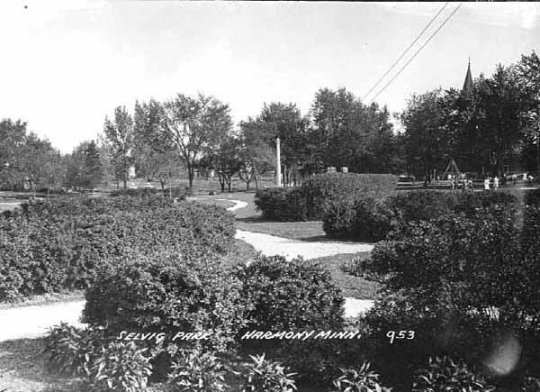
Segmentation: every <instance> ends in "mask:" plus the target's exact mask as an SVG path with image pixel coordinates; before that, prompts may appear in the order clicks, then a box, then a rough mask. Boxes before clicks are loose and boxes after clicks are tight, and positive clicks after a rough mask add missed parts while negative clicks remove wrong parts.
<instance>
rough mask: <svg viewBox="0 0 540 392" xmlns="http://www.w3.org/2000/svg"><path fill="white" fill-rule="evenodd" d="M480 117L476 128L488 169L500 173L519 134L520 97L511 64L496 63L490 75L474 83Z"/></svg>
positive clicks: (520, 127) (521, 110)
mask: <svg viewBox="0 0 540 392" xmlns="http://www.w3.org/2000/svg"><path fill="white" fill-rule="evenodd" d="M477 89H478V95H479V100H480V102H479V105H480V109H481V111H482V112H483V119H482V121H481V122H480V123H479V131H480V133H481V135H482V138H483V140H484V143H485V144H484V151H483V152H484V154H485V155H484V156H485V157H486V158H487V159H489V166H490V169H491V170H492V171H493V172H494V173H496V174H497V175H499V176H501V175H502V174H503V173H504V165H505V164H506V162H508V161H510V160H511V158H512V155H513V152H514V149H515V147H517V146H518V144H519V141H520V136H521V133H522V128H523V127H522V124H523V122H522V114H523V110H524V108H525V106H524V99H523V98H524V96H523V93H522V91H521V89H520V87H519V84H518V78H517V73H516V69H515V67H504V66H502V65H499V66H497V69H496V71H495V73H494V74H493V76H492V77H491V78H489V79H483V80H482V81H481V82H480V83H478V85H477Z"/></svg>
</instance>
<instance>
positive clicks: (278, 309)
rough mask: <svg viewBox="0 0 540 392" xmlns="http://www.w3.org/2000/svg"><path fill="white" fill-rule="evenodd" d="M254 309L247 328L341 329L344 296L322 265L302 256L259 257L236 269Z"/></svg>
mask: <svg viewBox="0 0 540 392" xmlns="http://www.w3.org/2000/svg"><path fill="white" fill-rule="evenodd" d="M237 276H238V278H239V280H240V281H241V282H242V285H243V287H242V296H243V297H245V298H246V299H248V300H249V302H250V303H251V304H252V306H253V308H252V309H251V310H250V311H249V312H247V314H246V316H247V318H248V320H249V324H248V325H247V327H246V329H248V330H249V329H257V330H261V331H290V330H302V329H309V328H316V329H328V328H340V327H341V326H342V324H343V302H344V299H343V296H342V293H341V290H340V289H339V287H338V286H337V285H336V284H335V283H334V281H333V280H332V276H331V274H330V272H328V271H327V270H326V269H325V268H323V267H322V266H320V265H318V264H315V263H313V262H308V261H304V260H302V259H294V260H291V261H287V260H286V259H285V258H283V257H281V256H272V257H266V256H260V257H259V258H258V259H256V260H255V261H254V262H252V263H251V264H249V265H248V266H243V267H241V268H240V269H238V270H237Z"/></svg>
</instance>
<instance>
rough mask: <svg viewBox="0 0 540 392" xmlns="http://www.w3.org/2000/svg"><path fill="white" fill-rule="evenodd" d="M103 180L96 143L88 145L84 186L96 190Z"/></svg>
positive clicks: (85, 157)
mask: <svg viewBox="0 0 540 392" xmlns="http://www.w3.org/2000/svg"><path fill="white" fill-rule="evenodd" d="M102 179H103V169H102V167H101V159H100V156H99V150H98V147H97V145H96V142H95V141H93V140H92V141H91V142H90V143H88V146H87V147H86V151H85V155H84V185H85V186H86V187H88V188H90V189H94V188H95V187H96V186H97V185H98V184H99V183H101V181H102Z"/></svg>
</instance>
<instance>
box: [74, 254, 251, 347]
mask: <svg viewBox="0 0 540 392" xmlns="http://www.w3.org/2000/svg"><path fill="white" fill-rule="evenodd" d="M240 291H241V286H240V282H239V281H238V279H236V278H235V277H234V276H233V275H232V274H230V273H229V271H228V270H227V269H226V268H225V267H224V266H223V265H222V264H221V263H220V262H219V259H218V258H216V257H215V256H213V255H212V254H207V255H203V256H201V258H200V259H198V260H190V259H187V258H185V257H184V256H182V255H180V254H178V253H176V252H173V251H162V252H159V253H154V254H153V255H132V256H126V257H123V258H117V259H116V260H114V262H111V263H110V264H109V265H108V266H106V267H105V268H104V269H103V270H102V271H101V272H100V274H99V276H98V277H97V278H96V280H95V282H94V283H93V284H92V285H91V286H90V287H89V288H88V289H87V291H86V299H87V302H86V305H85V308H84V312H83V316H84V320H85V322H88V323H90V324H91V325H95V326H103V327H106V328H107V329H108V331H109V332H110V333H113V334H114V333H118V332H120V331H123V330H127V331H144V332H145V333H147V332H156V333H158V332H163V333H166V334H168V335H170V334H172V335H175V334H176V333H177V332H178V331H184V332H201V333H202V332H207V333H208V335H209V336H208V337H207V338H205V339H203V340H198V341H197V340H182V339H179V340H177V341H175V342H174V343H177V345H179V346H189V345H193V344H194V343H195V342H199V343H201V344H203V345H204V346H205V347H210V348H213V349H218V350H224V349H226V348H227V347H228V346H229V345H230V344H231V343H232V342H233V340H234V338H235V336H236V334H237V333H238V331H239V330H240V328H242V327H244V326H245V324H246V323H245V312H246V307H247V304H246V301H245V299H244V298H243V297H242V294H241V292H240Z"/></svg>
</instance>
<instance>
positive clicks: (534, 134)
mask: <svg viewBox="0 0 540 392" xmlns="http://www.w3.org/2000/svg"><path fill="white" fill-rule="evenodd" d="M516 72H517V78H518V84H519V88H520V91H521V92H522V94H523V98H524V105H523V106H524V107H523V116H522V120H523V134H522V139H521V143H520V144H521V153H522V154H521V161H522V163H523V164H524V166H525V168H526V170H531V171H532V170H536V171H540V58H539V57H538V55H537V54H536V53H535V52H532V53H531V55H529V56H525V55H523V56H521V60H520V61H519V62H518V64H517V66H516Z"/></svg>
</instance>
